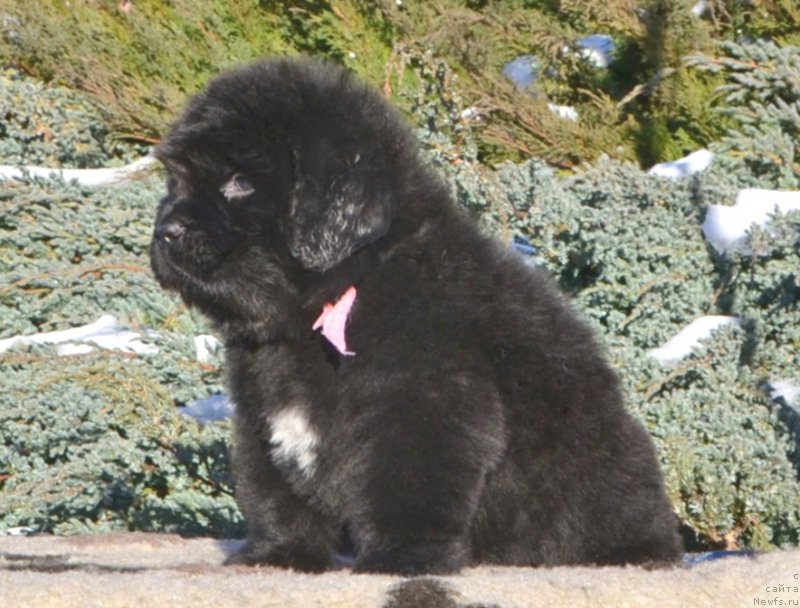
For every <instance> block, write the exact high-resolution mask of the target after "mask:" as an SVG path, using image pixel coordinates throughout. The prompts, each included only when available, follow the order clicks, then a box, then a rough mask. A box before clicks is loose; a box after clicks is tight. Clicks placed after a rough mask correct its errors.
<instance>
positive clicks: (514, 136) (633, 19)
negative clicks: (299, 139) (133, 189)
mask: <svg viewBox="0 0 800 608" xmlns="http://www.w3.org/2000/svg"><path fill="white" fill-rule="evenodd" d="M694 4H695V0H647V1H645V2H636V1H634V0H588V1H586V0H562V1H561V2H549V1H542V2H534V1H532V2H518V1H512V0H494V1H486V2H476V1H472V0H441V1H438V2H395V1H394V0H380V1H378V2H368V1H365V0H337V1H336V2H334V1H332V0H326V1H310V0H264V1H262V2H253V1H251V0H234V1H232V2H223V1H222V0H186V1H182V2H171V3H165V2H159V1H156V0H139V1H136V2H133V3H131V5H130V6H131V10H129V11H127V12H126V11H124V10H122V9H121V8H120V3H118V2H117V1H116V0H103V1H95V2H88V1H86V0H75V1H72V2H61V1H56V0H46V1H43V2H36V3H31V2H27V0H7V2H6V3H5V4H4V7H3V9H2V11H0V65H2V64H11V65H13V66H15V67H17V68H19V69H21V70H23V71H25V72H26V73H28V74H31V75H35V76H37V77H39V78H43V79H45V80H48V81H50V80H52V81H55V82H59V83H64V84H67V85H69V86H70V87H74V88H77V89H80V90H83V91H87V92H89V93H91V94H92V95H93V97H94V98H95V99H96V100H97V101H98V102H99V103H100V104H101V105H102V107H103V108H104V109H105V110H106V111H107V112H108V114H109V122H108V124H109V130H110V133H111V135H112V136H113V137H114V138H115V139H125V140H136V141H143V142H147V143H152V142H153V141H156V140H158V138H159V137H160V136H161V134H163V133H164V130H165V128H166V125H167V123H168V121H169V119H170V117H172V116H174V115H175V114H176V112H177V111H178V110H179V108H180V107H181V105H182V104H183V102H184V100H185V98H186V95H187V94H188V93H192V92H195V91H197V90H198V89H199V88H200V87H201V86H202V85H203V84H204V83H205V82H207V81H208V79H209V78H210V77H211V76H212V75H214V74H216V73H218V72H219V71H220V70H222V69H224V68H226V67H229V66H231V65H232V64H236V63H241V62H245V61H250V60H252V59H254V58H257V57H260V56H263V55H269V54H296V53H306V54H312V55H321V56H325V57H328V58H331V59H333V60H334V61H337V62H339V63H343V64H345V65H347V66H348V67H349V68H352V69H353V70H355V71H356V72H357V73H359V74H360V75H361V76H363V77H365V78H366V79H368V80H369V81H371V82H372V83H373V84H374V85H376V86H378V87H380V88H382V90H384V91H385V92H386V94H387V95H388V96H390V97H392V98H394V99H395V100H399V101H400V102H401V103H402V101H403V100H404V99H405V98H406V97H408V95H409V94H413V92H414V91H415V90H416V88H417V85H418V78H417V72H418V69H419V66H420V63H424V62H425V61H426V59H425V57H426V55H427V54H428V53H432V54H433V56H434V57H436V58H437V59H440V60H444V61H445V62H446V63H447V64H448V65H449V66H450V67H451V68H452V70H453V72H454V73H455V74H457V76H458V79H457V80H455V81H453V82H452V83H451V86H452V87H454V88H455V89H457V90H458V92H459V94H460V95H461V96H462V97H463V98H464V99H465V100H466V103H467V105H468V106H474V107H475V108H476V109H477V110H478V111H479V112H480V113H481V115H482V123H481V125H478V126H476V141H477V143H478V149H479V152H480V157H481V160H482V161H488V162H490V163H492V164H497V163H500V162H502V161H504V160H509V159H511V160H520V159H524V158H527V157H530V156H531V155H534V156H537V157H540V158H543V159H546V160H547V161H548V162H550V163H551V164H555V165H557V166H562V167H570V168H572V167H575V166H578V165H580V163H581V162H584V161H591V160H594V159H596V158H598V157H599V156H600V155H601V154H606V155H609V156H611V157H613V158H617V159H624V160H637V161H638V162H639V163H640V164H642V165H643V166H649V165H650V164H652V163H654V162H658V161H662V160H673V159H674V158H676V157H679V156H682V155H683V154H685V153H686V152H687V151H690V150H694V149H696V148H698V147H702V146H705V145H708V143H709V142H712V141H715V140H716V139H718V138H719V136H721V134H722V133H723V132H724V131H725V129H726V127H727V126H728V124H729V123H728V122H727V120H726V119H725V118H724V117H723V116H721V115H719V114H715V113H713V112H710V111H709V109H710V102H711V95H710V93H711V91H712V90H713V89H714V87H715V86H716V85H717V84H718V82H719V81H718V79H717V77H716V76H715V75H713V74H698V73H695V72H693V71H692V70H690V69H689V68H688V67H687V66H686V65H685V63H684V57H685V56H686V55H689V54H696V53H699V52H708V51H709V50H710V49H711V48H712V47H713V43H714V41H715V40H716V41H719V40H733V39H734V36H736V35H737V32H742V33H743V34H744V35H750V36H753V37H759V36H762V35H767V36H771V37H773V38H775V39H778V40H783V41H790V39H791V38H792V37H796V36H797V34H796V32H797V31H798V28H797V27H796V26H797V24H798V20H799V19H800V11H798V10H797V9H796V8H793V3H791V2H788V1H786V0H767V1H765V2H759V3H757V4H754V3H750V2H744V1H743V0H709V1H708V2H707V5H708V10H707V11H706V13H705V14H704V16H703V17H702V18H699V17H696V16H695V15H693V14H692V11H691V9H692V7H693V5H694ZM793 26H794V28H793ZM587 34H607V35H610V36H612V37H613V39H614V43H615V45H616V48H617V52H616V57H615V59H616V62H615V63H614V64H612V65H611V66H610V67H609V68H608V69H605V68H598V67H596V66H595V65H593V64H592V63H591V62H590V61H588V60H587V59H586V57H585V56H582V55H581V53H580V52H579V46H578V41H579V40H580V39H581V38H582V37H583V36H586V35H587ZM795 42H797V40H795ZM520 55H535V56H536V58H537V62H538V63H539V64H540V70H539V78H538V80H537V82H536V83H535V85H534V86H533V87H532V89H531V90H529V91H519V90H517V89H516V88H515V87H514V85H513V84H511V83H510V82H509V81H508V80H507V79H506V78H505V77H504V76H502V74H501V71H502V68H503V66H504V65H505V64H506V63H507V62H509V61H510V60H512V59H514V58H515V57H518V56H520ZM548 102H552V103H556V104H562V105H570V106H574V107H575V108H576V109H577V112H578V115H579V120H578V122H577V123H574V122H572V121H570V120H565V119H563V118H559V117H558V116H555V115H554V114H553V112H552V111H551V110H550V109H549V107H548Z"/></svg>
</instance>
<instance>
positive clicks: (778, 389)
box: [769, 380, 800, 410]
mask: <svg viewBox="0 0 800 608" xmlns="http://www.w3.org/2000/svg"><path fill="white" fill-rule="evenodd" d="M769 396H770V399H772V400H773V401H778V400H783V401H784V402H785V403H786V405H788V406H789V407H791V408H792V409H795V410H797V409H798V408H800V386H798V385H797V384H796V383H795V382H793V381H791V380H773V381H772V382H770V383H769Z"/></svg>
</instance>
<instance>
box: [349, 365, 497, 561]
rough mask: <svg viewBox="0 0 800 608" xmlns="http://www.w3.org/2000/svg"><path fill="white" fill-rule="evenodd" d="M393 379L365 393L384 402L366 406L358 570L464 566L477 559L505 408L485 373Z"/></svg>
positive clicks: (354, 522) (356, 522)
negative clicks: (476, 531) (475, 541)
mask: <svg viewBox="0 0 800 608" xmlns="http://www.w3.org/2000/svg"><path fill="white" fill-rule="evenodd" d="M393 380H396V382H392V380H389V379H387V380H386V381H384V382H382V383H375V384H372V385H371V386H372V387H375V388H374V389H373V390H375V391H376V392H375V394H374V395H369V394H363V393H366V392H368V391H369V389H367V390H362V391H359V392H362V394H361V395H358V396H357V400H359V401H360V400H361V399H364V398H366V399H369V398H370V397H371V396H372V397H374V398H375V399H376V400H378V401H375V402H373V403H379V404H380V405H378V406H373V407H371V408H368V407H365V406H362V407H361V411H362V412H365V411H369V412H370V414H369V415H367V416H365V417H364V418H362V419H361V422H362V423H363V424H364V428H367V427H369V428H371V429H372V435H371V438H370V439H369V441H368V443H367V445H366V446H365V448H366V450H365V453H366V454H367V460H366V461H365V464H364V468H363V469H361V471H360V473H361V477H360V480H359V481H360V482H361V483H360V485H359V484H358V483H354V484H353V485H354V486H355V487H358V491H357V492H356V498H357V499H358V500H357V501H356V502H357V503H358V504H359V513H358V515H357V517H355V518H353V519H351V526H352V527H351V531H352V532H353V534H354V537H355V541H356V544H357V545H358V556H357V559H356V563H355V571H357V572H387V573H398V574H406V575H411V574H422V573H437V574H442V573H448V572H455V571H457V570H459V569H460V568H462V567H463V566H465V565H467V564H468V563H469V562H470V561H471V558H472V547H471V530H472V527H473V525H474V521H475V517H476V515H477V509H478V505H479V502H480V497H481V494H482V492H483V490H484V484H485V479H486V475H487V473H488V472H489V471H490V470H491V469H492V468H493V467H494V466H495V465H496V463H497V462H498V461H499V459H500V458H501V457H502V454H503V450H504V449H505V428H504V421H503V414H502V408H501V405H500V402H499V399H498V397H497V394H496V392H495V391H494V390H493V388H492V387H489V386H486V385H484V384H483V383H482V382H481V380H480V379H479V378H478V377H476V376H467V375H466V374H458V373H454V374H453V375H451V376H449V377H448V376H445V377H440V376H438V375H436V377H432V376H430V377H427V378H418V377H416V378H403V377H402V376H395V377H394V378H393ZM362 436H363V435H362Z"/></svg>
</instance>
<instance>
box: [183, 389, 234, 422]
mask: <svg viewBox="0 0 800 608" xmlns="http://www.w3.org/2000/svg"><path fill="white" fill-rule="evenodd" d="M234 409H235V405H234V403H233V401H231V400H230V399H229V398H228V396H227V395H212V396H211V397H206V398H205V399H198V400H197V401H195V402H194V403H192V404H191V405H187V406H185V407H181V408H178V411H179V412H180V413H181V414H184V415H186V416H191V417H192V418H195V419H196V420H197V421H198V422H200V423H201V424H207V423H210V422H219V421H220V420H225V419H226V418H230V417H231V415H232V414H233V410H234Z"/></svg>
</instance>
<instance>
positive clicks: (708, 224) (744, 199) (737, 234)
mask: <svg viewBox="0 0 800 608" xmlns="http://www.w3.org/2000/svg"><path fill="white" fill-rule="evenodd" d="M790 211H800V191H779V190H761V189H758V188H747V189H745V190H741V191H740V192H739V194H738V195H737V197H736V204H735V205H733V206H730V205H709V206H708V210H707V211H706V217H705V220H704V221H703V226H702V230H703V234H704V235H705V237H706V240H707V241H708V242H709V243H711V245H712V246H713V247H714V249H716V250H717V251H718V252H720V253H727V252H730V251H736V250H738V251H741V250H742V246H743V245H744V243H745V241H746V239H747V233H748V231H749V230H750V229H751V228H752V226H753V225H757V226H761V227H764V226H766V225H767V224H768V223H769V220H770V217H771V216H772V215H774V214H776V213H788V212H790Z"/></svg>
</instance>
